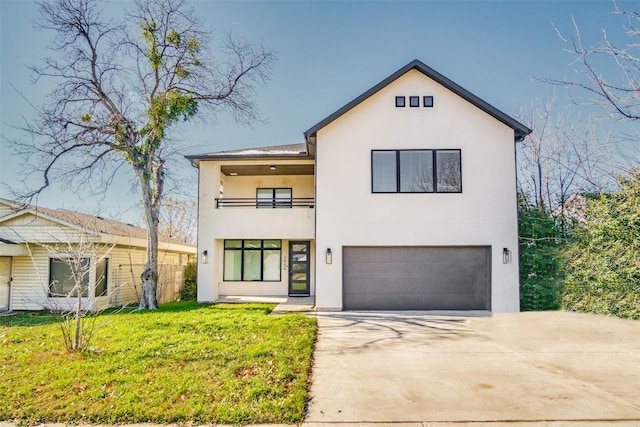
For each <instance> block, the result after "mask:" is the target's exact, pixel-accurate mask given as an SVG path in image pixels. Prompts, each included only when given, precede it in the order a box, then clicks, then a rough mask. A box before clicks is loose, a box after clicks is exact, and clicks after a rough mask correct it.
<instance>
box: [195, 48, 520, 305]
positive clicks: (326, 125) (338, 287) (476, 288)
mask: <svg viewBox="0 0 640 427" xmlns="http://www.w3.org/2000/svg"><path fill="white" fill-rule="evenodd" d="M530 132H531V130H530V129H528V128H527V127H526V126H524V125H522V124H521V123H519V122H517V121H516V120H514V119H513V118H511V117H509V116H508V115H506V114H504V113H503V112H501V111H499V110H497V109H496V108H495V107H492V106H491V105H489V104H487V103H486V102H485V101H483V100H481V99H479V98H478V97H476V96H475V95H473V94H471V93H470V92H468V91H467V90H465V89H463V88H462V87H460V86H458V85H457V84H456V83H454V82H452V81H451V80H449V79H447V78H446V77H444V76H442V75H441V74H439V73H437V72H436V71H434V70H433V69H431V68H429V67H428V66H426V65H425V64H423V63H422V62H420V61H417V60H416V61H413V62H411V63H409V64H408V65H406V66H405V67H403V68H401V69H400V70H398V71H397V72H396V73H394V74H392V75H391V76H389V77H388V78H386V79H385V80H383V81H382V82H380V83H379V84H378V85H376V86H374V87H373V88H371V89H370V90H368V91H366V92H365V93H363V94H362V95H360V96H359V97H357V98H356V99H354V100H353V101H351V102H349V103H348V104H347V105H345V106H344V107H342V108H340V109H339V110H337V111H336V112H335V113H333V114H331V115H330V116H328V117H327V118H325V119H323V120H321V121H320V122H318V124H316V125H314V126H312V127H311V128H310V129H309V130H307V131H306V132H305V133H304V136H305V141H304V142H303V143H300V144H293V145H283V146H272V147H264V148H252V149H247V150H234V151H223V152H217V153H210V154H202V155H193V156H187V158H188V159H189V160H191V162H192V163H193V164H194V165H196V166H197V167H198V168H199V192H200V193H199V217H198V254H199V258H200V260H199V265H198V300H199V301H201V302H213V301H217V300H218V299H219V298H220V296H225V295H313V296H315V303H316V307H317V308H318V309H326V310H360V309H366V310H432V311H437V310H480V311H493V312H508V311H518V310H519V283H518V252H517V251H518V222H517V206H516V164H515V146H514V143H515V141H518V140H521V139H522V138H524V137H525V136H526V135H527V134H528V133H530Z"/></svg>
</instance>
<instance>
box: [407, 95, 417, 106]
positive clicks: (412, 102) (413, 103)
mask: <svg viewBox="0 0 640 427" xmlns="http://www.w3.org/2000/svg"><path fill="white" fill-rule="evenodd" d="M419 106H420V97H419V96H410V97H409V107H419Z"/></svg>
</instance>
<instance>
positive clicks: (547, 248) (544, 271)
mask: <svg viewBox="0 0 640 427" xmlns="http://www.w3.org/2000/svg"><path fill="white" fill-rule="evenodd" d="M518 222H519V249H520V310H522V311H539V310H557V309H558V308H560V289H561V265H560V261H559V256H558V255H559V253H560V251H561V249H562V245H563V243H562V242H563V239H562V238H561V230H560V228H559V227H558V226H557V224H556V221H555V219H554V218H553V216H552V215H551V214H550V213H549V212H547V210H545V209H544V208H540V207H536V206H530V205H528V204H527V203H526V200H525V199H524V198H521V199H520V203H519V204H518Z"/></svg>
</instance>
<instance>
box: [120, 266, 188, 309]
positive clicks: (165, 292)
mask: <svg viewBox="0 0 640 427" xmlns="http://www.w3.org/2000/svg"><path fill="white" fill-rule="evenodd" d="M143 271H144V264H121V265H119V266H118V270H117V271H116V280H115V292H114V300H113V304H114V306H115V307H122V306H125V305H129V304H137V303H138V302H139V301H140V296H141V294H142V286H141V279H140V276H141V275H142V272H143ZM157 286H158V290H157V293H156V295H157V297H158V303H159V304H163V303H165V302H171V301H176V300H178V297H179V296H180V290H181V289H182V287H183V286H184V266H183V265H168V264H160V265H158V283H157Z"/></svg>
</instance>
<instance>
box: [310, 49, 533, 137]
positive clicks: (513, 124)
mask: <svg viewBox="0 0 640 427" xmlns="http://www.w3.org/2000/svg"><path fill="white" fill-rule="evenodd" d="M413 69H416V70H418V71H420V72H421V73H423V74H424V75H426V76H427V77H429V78H431V79H432V80H434V81H435V82H437V83H439V84H441V85H442V86H444V87H446V88H447V89H449V90H450V91H452V92H453V93H455V94H456V95H458V96H460V97H461V98H463V99H465V100H467V101H468V102H470V103H472V104H473V105H475V106H476V107H478V108H480V109H481V110H483V111H484V112H486V113H487V114H489V115H491V116H493V117H494V118H495V119H497V120H499V121H501V122H502V123H504V124H505V125H507V126H509V127H510V128H512V129H513V130H514V132H515V136H514V139H515V140H516V141H521V140H522V139H524V137H525V136H527V135H528V134H529V133H531V129H529V128H527V127H526V126H524V125H523V124H522V123H520V122H518V121H517V120H515V119H514V118H512V117H511V116H509V115H507V114H505V113H503V112H502V111H500V110H498V109H497V108H495V107H494V106H492V105H491V104H489V103H487V102H486V101H484V100H482V99H481V98H479V97H477V96H476V95H474V94H472V93H471V92H469V91H468V90H466V89H465V88H463V87H462V86H460V85H458V84H457V83H455V82H453V81H452V80H450V79H448V78H447V77H445V76H443V75H442V74H440V73H438V72H437V71H436V70H434V69H433V68H431V67H429V66H427V65H426V64H424V63H423V62H422V61H419V60H417V59H414V60H413V61H411V62H410V63H408V64H407V65H405V66H404V67H402V68H400V69H399V70H398V71H396V72H395V73H393V74H391V75H390V76H389V77H387V78H386V79H384V80H382V81H381V82H380V83H378V84H377V85H375V86H373V87H372V88H371V89H369V90H367V91H366V92H364V93H363V94H361V95H360V96H358V97H356V98H355V99H353V100H352V101H351V102H349V103H347V104H346V105H345V106H343V107H342V108H340V109H338V110H337V111H335V112H334V113H333V114H330V115H329V116H327V117H325V118H324V119H323V120H321V121H319V122H318V123H316V124H315V125H313V126H312V127H310V128H309V129H308V130H307V131H305V132H304V137H305V140H306V141H307V142H309V143H313V142H314V141H315V137H316V134H317V132H318V131H319V130H320V129H322V128H323V127H325V126H326V125H328V124H329V123H331V122H333V121H334V120H336V119H337V118H338V117H340V116H342V115H343V114H345V113H346V112H347V111H349V110H351V109H352V108H354V107H355V106H356V105H358V104H360V103H361V102H363V101H364V100H366V99H367V98H369V97H371V96H372V95H374V94H375V93H377V92H378V91H380V90H381V89H383V88H384V87H386V86H388V85H389V84H390V83H392V82H393V81H395V80H397V79H398V78H400V77H401V76H403V75H404V74H406V73H408V72H409V71H411V70H413Z"/></svg>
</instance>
